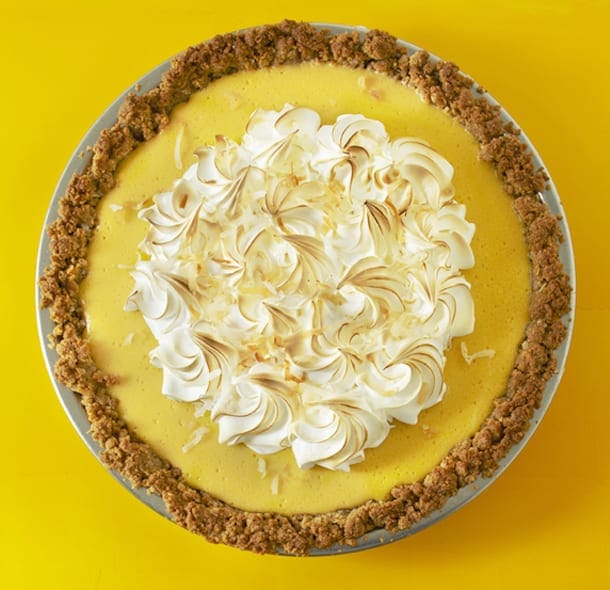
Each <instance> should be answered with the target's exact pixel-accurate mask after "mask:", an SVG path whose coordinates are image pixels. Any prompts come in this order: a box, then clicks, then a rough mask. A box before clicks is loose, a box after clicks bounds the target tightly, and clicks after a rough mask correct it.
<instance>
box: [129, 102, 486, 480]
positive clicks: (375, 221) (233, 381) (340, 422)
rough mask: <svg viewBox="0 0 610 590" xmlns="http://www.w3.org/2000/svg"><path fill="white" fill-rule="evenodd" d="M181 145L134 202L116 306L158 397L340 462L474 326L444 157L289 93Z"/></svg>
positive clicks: (344, 464) (375, 436) (355, 453)
mask: <svg viewBox="0 0 610 590" xmlns="http://www.w3.org/2000/svg"><path fill="white" fill-rule="evenodd" d="M195 155H196V156H197V162H196V163H195V164H193V165H192V166H191V167H190V168H189V169H188V170H187V171H186V172H185V173H184V175H183V176H182V178H180V179H178V180H177V181H176V182H175V183H174V186H173V188H172V190H171V191H168V192H164V193H160V194H158V195H156V196H155V197H154V199H153V204H152V205H151V206H150V207H147V208H145V209H142V210H141V211H140V213H139V217H140V218H141V219H143V220H144V221H146V222H147V223H148V225H149V229H148V233H147V236H146V238H145V240H144V241H143V243H142V244H141V245H140V250H141V253H140V256H139V260H138V262H137V263H136V265H135V268H134V270H133V271H132V273H131V274H132V276H133V279H134V283H135V286H134V290H133V292H132V293H131V295H130V296H129V298H128V301H127V303H126V306H125V308H126V309H127V310H130V311H134V310H139V311H140V313H141V314H142V315H143V317H144V319H145V321H146V323H147V324H148V326H149V328H150V330H151V332H152V334H153V335H154V336H155V338H156V339H157V341H158V343H159V344H158V346H157V348H155V349H154V350H152V351H151V353H150V358H151V363H152V364H154V365H155V366H157V367H159V368H160V369H161V370H162V371H163V389H162V391H163V394H164V395H166V396H168V397H170V398H172V399H175V400H178V401H184V402H196V403H198V404H201V403H203V406H202V407H205V411H207V412H209V415H210V418H211V419H212V420H213V421H214V422H216V423H217V425H218V438H219V442H220V443H222V444H229V445H233V444H244V445H246V446H248V447H249V448H250V449H252V450H253V451H254V452H256V453H258V454H261V455H265V454H270V453H275V452H277V451H280V450H282V449H285V448H291V449H292V452H293V454H294V457H295V459H296V462H297V464H298V465H299V466H300V467H301V468H303V469H307V468H310V467H313V466H314V465H318V466H320V467H324V468H327V469H334V470H349V469H350V466H351V465H353V464H355V463H358V462H360V461H362V460H363V459H364V451H365V450H366V449H367V448H372V447H376V446H378V445H379V444H381V443H382V442H383V440H384V439H385V438H386V437H387V436H388V433H389V431H390V428H391V424H392V422H393V421H395V420H396V421H399V422H404V423H407V424H415V423H416V422H417V419H418V416H419V414H420V412H421V411H422V410H424V409H426V408H428V407H430V406H432V405H434V404H436V403H438V402H439V401H440V400H441V399H442V397H443V395H444V392H445V389H446V386H445V383H444V380H443V369H444V366H445V350H446V349H447V347H448V346H449V345H450V343H451V340H452V338H454V337H459V336H464V335H466V334H469V333H470V332H472V330H473V327H474V305H473V301H472V297H471V294H470V285H469V284H468V282H467V281H466V280H465V278H464V277H463V276H462V274H461V271H462V270H463V269H467V268H470V267H472V266H473V265H474V257H473V254H472V250H471V247H470V243H471V241H472V238H473V235H474V226H473V224H471V223H469V222H468V221H467V220H466V217H465V215H466V208H465V207H464V205H461V204H459V203H458V202H456V200H455V191H454V188H453V184H452V178H453V168H452V166H451V164H450V163H449V162H447V161H446V160H445V159H444V158H443V157H442V156H441V155H440V154H438V153H437V152H436V151H434V150H433V149H432V147H431V146H429V145H428V144H427V143H426V142H424V141H422V140H420V139H417V138H408V137H405V138H399V139H395V140H393V141H392V140H390V138H389V137H388V134H387V133H386V130H385V128H384V126H383V124H382V123H380V122H379V121H375V120H372V119H367V118H365V117H364V116H362V115H341V116H340V117H338V119H337V120H336V122H335V123H334V124H332V125H322V124H321V119H320V116H319V115H318V114H317V113H316V112H315V111H313V110H311V109H308V108H305V107H295V106H292V105H288V104H287V105H285V107H284V108H283V109H281V110H280V111H265V110H257V111H255V112H254V113H253V114H252V116H251V117H250V120H249V121H248V124H247V126H246V130H245V134H244V136H243V138H242V140H241V143H237V142H235V141H233V140H231V139H228V138H226V137H222V136H217V137H216V142H215V144H214V145H209V146H204V147H201V148H199V149H197V150H196V152H195Z"/></svg>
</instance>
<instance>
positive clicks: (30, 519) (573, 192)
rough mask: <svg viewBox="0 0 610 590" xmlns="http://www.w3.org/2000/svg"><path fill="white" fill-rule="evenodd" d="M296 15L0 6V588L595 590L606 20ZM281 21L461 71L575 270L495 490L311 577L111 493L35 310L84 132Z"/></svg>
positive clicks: (485, 9)
mask: <svg viewBox="0 0 610 590" xmlns="http://www.w3.org/2000/svg"><path fill="white" fill-rule="evenodd" d="M220 6H221V7H222V6H224V5H220ZM286 6H289V5H286ZM296 6H298V5H295V8H293V9H288V8H282V5H281V4H280V3H276V2H271V1H269V0H260V1H259V2H257V3H253V2H250V3H246V4H244V6H243V8H240V7H238V6H237V5H236V3H231V4H227V6H226V8H224V7H223V8H219V5H218V4H214V3H202V2H192V1H191V2H187V1H185V2H183V3H180V5H179V6H178V7H176V8H174V9H173V12H170V10H169V9H168V2H166V1H163V2H161V1H159V0H149V1H147V2H141V1H135V0H134V1H133V2H120V3H119V2H116V1H112V0H110V1H108V2H106V3H103V4H102V3H85V2H78V3H77V2H67V1H64V2H61V1H59V2H55V3H52V4H44V5H41V6H40V7H39V6H37V5H36V3H34V2H30V3H27V4H23V3H22V4H16V3H12V4H11V5H10V7H8V8H4V11H3V15H2V19H1V20H0V44H1V48H2V55H3V62H2V63H3V68H2V74H3V77H2V92H1V93H0V97H1V98H0V101H2V107H3V113H4V117H3V121H2V127H3V129H2V139H1V140H0V141H1V144H2V154H1V155H2V162H3V165H2V170H3V173H4V177H5V178H6V179H8V184H5V190H4V192H3V197H2V198H3V204H4V206H5V210H4V211H5V214H4V217H3V223H2V232H0V252H2V267H3V271H4V272H3V277H4V279H3V289H2V290H1V293H2V294H1V297H2V302H3V304H4V307H5V309H7V313H6V315H5V317H6V319H5V324H6V326H7V327H8V331H7V330H6V328H5V330H4V338H3V339H2V344H1V347H2V348H1V351H0V352H1V354H0V358H2V363H3V365H2V368H3V373H4V374H5V376H7V377H6V379H5V386H4V390H3V394H4V395H3V400H4V405H3V412H2V424H1V428H0V443H1V445H2V450H3V458H4V471H3V476H2V485H0V501H1V502H2V506H3V509H4V510H3V522H2V526H1V527H0V587H2V588H4V587H6V588H113V589H119V588H127V587H131V588H144V587H146V588H175V587H181V588H184V587H201V586H205V587H210V588H213V587H218V588H227V589H231V588H244V587H251V586H252V585H255V586H260V587H264V588H287V587H290V588H294V589H297V590H298V589H301V588H303V589H305V588H311V587H312V585H315V586H322V587H329V588H330V587H339V586H345V587H356V588H370V587H375V588H378V587H393V586H395V585H398V584H401V585H407V584H408V585H409V586H410V587H443V588H447V587H452V588H454V587H458V588H459V587H463V588H478V587H493V588H515V587H525V588H534V587H540V588H546V587H553V588H574V587H576V588H602V587H606V586H607V585H608V583H609V582H610V565H609V561H608V546H609V545H610V533H609V532H608V531H609V530H610V506H609V498H610V469H609V468H608V457H609V456H610V437H609V436H608V421H609V419H610V411H609V410H610V400H609V398H608V391H609V384H608V377H607V366H608V356H609V354H610V346H609V344H608V342H609V339H608V334H609V333H610V280H609V278H608V277H609V273H610V265H609V262H608V261H609V260H610V246H609V245H608V229H607V228H608V226H609V224H610V200H609V199H608V197H607V192H608V187H609V186H610V167H609V166H608V164H607V158H608V156H607V151H608V150H607V138H608V136H609V134H610V116H609V114H608V110H607V97H608V93H609V92H610V73H609V71H608V68H607V63H608V59H609V57H610V55H609V50H608V44H607V40H606V39H607V23H608V21H609V19H610V8H609V6H608V2H606V1H601V0H588V1H585V0H581V1H572V2H569V1H567V0H563V1H556V0H545V1H538V2H536V1H527V0H515V1H513V2H511V3H506V2H490V1H487V2H482V1H476V2H468V3H466V2H450V1H449V0H446V1H442V0H429V1H428V2H418V3H414V2H410V3H406V2H404V1H403V0H400V1H399V0H389V1H387V2H384V3H373V4H367V5H363V7H362V8H354V3H353V2H345V1H341V0H338V1H337V2H335V3H330V2H321V1H320V0H311V1H310V2H308V3H307V4H306V5H302V6H303V7H302V8H296ZM364 6H366V7H364ZM286 15H287V16H291V17H293V18H301V19H308V20H317V21H331V22H351V23H356V24H366V25H368V26H369V27H378V28H384V29H387V30H390V31H391V32H392V33H394V34H396V35H398V36H400V37H403V38H405V39H408V40H410V41H412V42H414V43H416V44H418V45H421V46H425V47H427V48H429V49H430V50H432V51H434V52H436V53H437V54H440V55H441V56H443V57H445V58H450V59H452V60H454V61H456V62H457V63H458V64H460V66H461V67H462V68H463V69H464V70H465V71H466V72H468V73H469V74H470V75H472V76H473V77H475V78H476V80H477V81H478V82H479V83H481V84H483V85H484V86H485V87H486V88H488V89H489V90H491V91H492V93H493V94H494V95H495V96H496V97H497V98H498V99H499V100H500V101H501V102H502V104H503V105H504V106H505V107H506V108H507V109H508V111H509V112H510V113H511V114H512V115H513V116H514V117H515V118H516V119H517V121H518V122H519V123H520V125H522V126H523V128H524V129H525V130H527V132H528V135H529V136H530V138H531V139H532V140H533V142H534V143H535V145H536V146H537V148H538V150H539V151H540V153H541V154H542V156H543V158H544V160H545V162H546V165H547V167H548V169H549V171H550V172H551V174H552V175H553V178H554V180H555V182H556V184H557V186H558V189H559V192H560V194H561V196H562V199H563V202H564V206H565V208H566V213H567V216H568V219H569V221H570V226H571V230H572V236H573V238H574V242H575V247H576V257H577V267H578V273H579V276H578V304H577V322H576V328H575V335H574V341H573V345H572V352H571V356H570V360H569V362H568V366H567V370H566V373H565V376H564V379H563V382H562V385H561V387H560V389H559V392H558V394H557V397H556V399H555V400H554V402H553V404H552V406H551V409H550V410H549V412H548V414H547V416H546V417H545V419H544V421H543V423H542V425H541V426H540V428H539V430H538V431H537V432H536V434H535V435H534V437H533V439H532V440H531V442H530V443H529V444H528V446H527V448H526V449H525V451H524V452H523V453H522V454H521V455H520V456H519V458H518V459H517V460H516V462H515V463H514V464H513V465H511V467H510V468H509V469H508V470H507V472H506V473H505V474H504V475H503V476H502V477H501V478H500V479H499V480H498V481H497V482H496V483H495V484H494V485H493V486H492V487H491V488H490V489H488V490H487V491H486V492H485V493H484V494H483V495H482V496H480V497H479V498H477V499H476V500H475V501H473V502H472V503H471V504H469V505H467V506H466V507H464V508H463V509H461V510H460V511H459V512H457V513H456V514H454V515H453V516H451V517H450V518H448V519H446V520H444V521H442V522H440V523H438V524H436V525H434V526H433V527H432V528H430V529H427V530H426V531H424V532H422V533H419V534H417V535H416V536H414V537H411V538H409V539H407V540H404V541H401V542H399V543H396V544H394V545H391V546H387V547H384V548H380V549H376V550H373V551H368V552H364V553H359V554H353V555H348V556H341V557H332V558H324V559H313V560H303V559H292V558H278V557H258V556H255V555H250V554H245V553H240V552H238V551H236V550H233V549H229V548H225V547H217V546H212V545H209V544H208V543H206V542H205V541H204V540H202V539H199V538H197V537H195V536H193V535H191V534H189V533H187V532H186V531H183V530H182V529H180V528H178V527H176V526H173V525H171V524H170V523H168V522H167V521H165V520H164V519H162V518H160V517H158V516H156V515H155V514H154V513H153V512H152V511H151V510H149V509H148V508H146V507H145V506H143V505H142V504H141V503H140V502H139V501H138V500H136V499H135V498H134V497H132V496H131V495H130V494H129V493H127V492H126V491H125V490H124V489H123V488H122V487H121V486H120V485H119V484H117V483H116V482H115V481H114V480H113V478H112V477H110V476H109V475H107V474H105V473H104V469H103V468H102V467H100V466H99V464H98V463H97V461H96V460H95V459H94V457H93V456H92V455H91V454H90V453H89V451H88V450H87V449H86V448H85V446H84V445H83V444H82V443H81V442H80V440H79V439H78V436H77V435H76V433H75V432H74V430H73V429H72V426H71V425H70V423H69V421H68V420H67V418H66V417H65V415H64V413H63V411H62V409H61V407H60V405H59V403H58V402H57V400H56V399H55V395H54V393H53V389H52V387H51V385H50V382H49V379H48V377H47V375H46V371H45V368H44V364H43V361H42V358H41V355H40V350H39V344H38V339H37V335H36V326H35V320H34V313H33V276H34V268H35V257H36V249H37V243H38V237H39V235H40V230H41V227H42V223H43V219H44V215H45V212H46V207H47V204H48V201H49V198H50V195H51V194H52V191H53V187H54V185H55V183H56V181H57V179H58V178H59V175H60V173H61V171H62V168H63V166H64V164H65V162H66V161H67V160H68V158H69V156H70V154H71V153H72V150H73V148H74V147H75V146H76V144H77V143H78V141H79V140H80V138H81V137H82V135H83V134H84V132H85V131H86V129H87V128H88V126H89V125H90V124H91V123H93V121H94V120H95V119H96V118H97V116H98V115H99V114H100V113H101V112H102V111H103V110H104V109H105V108H106V106H107V105H108V104H109V103H110V102H111V101H112V100H113V99H114V98H115V97H116V96H117V95H118V94H119V93H120V92H121V91H122V90H123V89H124V88H126V87H128V86H129V85H130V84H131V83H132V82H133V81H134V80H135V79H136V78H138V77H139V76H140V75H141V74H143V73H145V72H146V71H148V70H149V69H152V67H154V66H155V65H156V64H157V63H159V62H161V61H163V60H164V59H165V58H166V57H168V56H170V55H172V54H174V53H176V52H177V51H179V50H181V49H182V48H184V47H185V46H186V45H188V44H192V43H196V42H198V41H200V40H203V39H206V38H208V37H210V36H212V35H214V34H215V33H217V32H219V31H228V30H234V29H238V28H241V27H244V26H248V25H251V24H256V23H261V22H273V21H277V20H280V19H281V18H282V17H284V16H286ZM132 48H137V49H136V50H135V51H132ZM128 53H129V55H130V57H129V59H124V58H123V56H124V55H125V54H128ZM575 98H576V99H575ZM583 407H584V408H585V409H586V412H585V413H582V412H581V411H580V410H581V408H583Z"/></svg>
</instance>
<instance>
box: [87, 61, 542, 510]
mask: <svg viewBox="0 0 610 590" xmlns="http://www.w3.org/2000/svg"><path fill="white" fill-rule="evenodd" d="M285 103H291V104H294V105H302V106H306V107H309V108H312V109H314V110H316V111H317V112H318V113H320V115H321V116H322V122H323V123H330V122H333V121H334V120H335V119H336V117H337V116H338V115H340V114H344V113H361V114H363V115H364V116H366V117H370V118H372V119H378V120H380V121H381V122H383V124H384V125H385V127H386V129H387V131H388V133H389V135H390V137H391V138H396V137H403V136H410V137H418V138H421V139H424V140H426V141H427V142H429V143H430V145H431V146H432V147H433V148H434V149H435V150H436V151H437V152H439V153H440V154H441V155H442V156H444V157H445V158H446V159H447V160H448V161H449V162H450V163H451V164H452V165H453V167H454V170H455V174H454V178H453V184H454V186H455V190H456V200H457V201H459V202H460V203H463V204H464V205H466V207H467V219H468V220H469V221H470V222H472V223H474V224H475V225H476V234H475V237H474V239H473V242H472V249H473V252H474V257H475V267H474V269H472V270H469V271H465V273H464V274H465V276H466V278H467V280H468V281H469V282H470V283H471V292H472V296H473V299H474V305H475V317H476V324H475V330H474V332H473V333H472V334H471V335H469V336H467V337H465V338H460V339H456V340H454V341H453V345H452V347H451V349H450V350H449V351H447V364H446V367H445V380H446V383H447V392H446V394H445V397H444V399H443V401H442V402H441V403H439V404H438V405H436V406H434V407H432V408H430V409H428V410H426V411H424V412H423V413H422V414H421V415H420V417H419V422H418V424H417V425H415V426H408V425H405V424H401V423H397V422H396V423H395V426H394V428H393V429H392V430H391V432H390V435H389V436H388V438H387V439H386V440H385V441H384V442H383V443H382V444H381V445H380V446H379V447H377V448H374V449H367V451H366V459H365V461H364V462H362V463H359V464H356V465H353V466H352V467H351V470H350V471H349V472H348V473H345V472H342V471H339V472H337V471H329V470H326V469H323V468H321V467H314V468H312V469H309V470H302V469H299V468H298V466H297V465H296V463H295V461H294V458H293V456H292V454H291V453H290V450H289V449H288V450H286V451H282V452H280V453H277V454H274V455H269V456H265V457H263V458H261V457H259V456H257V455H256V454H255V453H254V452H253V451H251V450H250V449H248V448H247V447H245V446H243V445H237V446H228V445H220V444H219V443H218V442H217V429H216V426H215V424H214V423H212V422H211V420H210V419H209V418H208V417H207V416H201V417H195V413H194V409H195V408H194V407H193V405H192V404H189V403H181V402H175V401H172V400H170V399H168V398H167V397H165V396H164V395H162V393H161V382H162V373H161V370H160V369H158V368H156V367H154V366H152V365H151V364H150V362H149V356H148V353H149V352H150V351H151V350H152V349H153V348H155V347H156V345H157V342H156V341H155V339H154V337H153V336H152V334H151V333H150V331H149V329H148V327H147V326H146V324H145V323H144V320H143V318H142V316H141V315H140V314H139V313H136V312H126V311H124V309H123V308H124V306H125V302H126V300H127V298H128V296H129V294H130V292H131V291H132V289H133V279H132V277H131V276H130V274H129V270H130V269H132V268H133V265H134V264H135V262H136V259H137V251H138V244H139V243H140V242H141V241H142V240H143V239H144V236H145V234H146V231H147V225H146V223H145V222H144V221H141V220H139V219H138V218H137V210H138V208H139V207H141V206H142V205H143V204H145V203H146V204H149V203H150V201H151V199H152V197H153V196H154V195H155V194H156V193H158V192H161V191H164V190H169V189H170V188H171V186H172V182H173V181H174V180H175V179H176V178H178V177H180V176H181V175H182V174H183V172H184V170H185V169H186V168H188V167H189V166H190V165H191V164H192V163H193V162H194V161H195V157H194V155H193V153H194V151H195V149H196V148H198V147H200V146H202V145H206V144H212V143H214V138H215V136H216V135H218V134H221V135H225V136H227V137H229V138H232V139H234V140H236V141H239V140H240V138H241V136H242V134H243V131H244V127H245V125H246V122H247V120H248V118H249V116H250V114H251V113H252V112H253V111H254V110H255V109H257V108H264V109H275V110H279V109H281V108H282V107H283V106H284V104H285ZM507 260H510V261H511V267H510V269H507V268H506V261H507ZM81 294H82V297H83V301H84V306H85V309H86V314H87V319H88V323H89V331H90V334H89V338H90V342H91V348H92V353H93V357H94V359H95V360H96V362H97V364H98V366H99V367H100V368H101V369H102V370H104V371H106V372H108V373H111V374H114V375H117V376H118V377H119V378H120V382H119V383H118V385H115V386H113V387H112V394H113V395H114V396H115V397H116V398H117V399H118V400H119V403H120V410H121V414H122V416H123V418H124V419H125V421H126V422H127V424H128V425H129V426H130V428H131V430H132V432H133V433H134V434H136V435H137V436H138V437H139V438H141V439H142V440H144V441H146V442H147V443H149V444H150V445H151V446H152V448H153V449H154V450H155V451H156V452H157V453H158V454H159V455H161V456H163V457H164V458H166V459H167V460H169V461H170V462H171V463H172V464H173V465H175V466H177V467H179V468H180V469H181V470H182V471H183V474H184V476H185V477H186V479H187V480H188V481H189V482H190V483H191V484H192V485H194V486H197V487H200V488H202V489H205V490H206V491H208V492H209V493H211V494H213V495H215V496H217V497H219V498H221V499H223V500H225V501H227V502H228V503H230V504H232V505H234V506H237V507H239V508H242V509H244V510H256V511H274V512H281V513H296V512H326V511H330V510H334V509H337V508H344V507H351V506H354V505H357V504H359V503H362V502H363V501H366V500H367V499H369V498H376V499H382V498H384V497H386V496H387V493H388V491H389V490H390V488H391V487H392V486H393V485H395V484H398V483H408V482H413V481H416V480H418V479H420V478H422V477H423V476H424V475H425V474H426V473H428V472H429V471H430V470H431V469H433V468H434V466H435V465H437V464H438V463H439V461H440V460H441V459H442V458H443V456H444V455H445V454H446V453H447V452H448V451H449V449H450V448H451V447H452V446H454V445H455V444H456V443H457V442H459V441H460V440H463V439H464V438H466V437H468V436H470V435H471V434H472V433H473V432H475V431H476V430H477V428H478V427H479V425H480V424H481V422H482V421H483V420H484V419H485V417H486V416H487V415H488V414H489V411H490V409H491V406H492V403H493V400H494V399H495V398H496V397H498V396H500V395H502V394H503V392H504V388H505V386H506V382H507V379H508V375H509V373H510V370H511V369H512V366H513V364H514V359H515V355H516V351H517V347H518V345H519V342H520V341H521V339H522V338H523V334H524V327H525V324H526V322H527V318H528V302H529V295H530V277H529V262H528V257H527V250H526V247H525V243H524V240H523V236H522V228H521V224H520V222H519V220H518V218H517V216H516V214H515V212H514V210H513V207H512V199H511V198H510V197H509V196H508V195H507V194H506V193H505V192H504V190H503V189H502V186H501V183H500V181H499V180H498V179H497V178H496V176H495V172H494V170H493V168H492V167H491V166H490V165H489V164H486V163H483V162H480V161H479V160H478V145H477V144H476V142H475V141H474V139H473V138H472V137H471V136H470V135H469V134H468V133H467V132H466V131H465V130H464V129H463V127H461V126H460V125H459V124H458V123H456V122H455V121H454V120H453V119H451V117H450V116H449V115H447V114H446V113H444V112H442V111H440V110H438V109H435V108H433V107H431V106H429V105H427V104H426V103H424V102H423V101H422V100H421V99H420V98H419V97H418V96H417V94H416V93H415V92H414V91H413V90H411V89H409V88H407V87H405V86H404V85H402V84H400V83H398V82H396V81H394V80H391V79H389V78H387V77H385V76H383V75H378V74H374V73H369V72H366V73H365V72H363V71H359V70H353V69H349V68H341V67H337V66H330V65H314V64H302V65H299V66H287V67H281V68H275V69H266V70H260V71H253V72H243V73H239V74H235V75H233V76H229V77H225V78H222V79H220V80H218V81H216V82H214V83H213V84H211V85H210V86H209V87H208V88H206V89H205V90H203V91H201V92H199V93H197V94H196V95H194V96H193V97H192V98H191V99H190V100H189V102H188V103H187V104H184V105H181V106H179V107H178V108H176V109H175V111H174V113H173V114H172V120H171V123H170V124H169V125H168V126H167V127H166V128H165V129H164V130H163V132H162V133H160V134H159V135H158V136H157V137H155V138H154V139H153V140H151V141H149V142H147V143H146V144H143V145H142V146H140V147H139V148H138V149H137V150H136V151H135V152H134V153H133V154H132V155H131V156H130V157H129V158H128V159H127V160H126V161H125V162H124V163H123V164H122V166H121V168H120V171H119V174H118V177H117V186H116V187H115V189H113V190H112V191H111V192H110V193H109V194H108V195H107V196H106V197H105V198H104V199H103V200H102V202H101V204H100V206H99V226H98V228H97V231H96V234H95V237H94V240H93V242H92V245H91V248H90V251H89V275H88V277H87V279H86V281H85V282H84V283H83V286H82V291H81ZM463 345H465V346H466V350H467V351H468V353H470V354H473V353H476V352H478V351H481V350H491V351H493V353H494V354H493V356H482V357H480V358H477V359H476V360H471V359H470V358H469V356H468V354H466V355H465V354H464V352H465V351H464V350H463ZM475 356H476V355H475ZM467 361H470V362H467ZM198 435H202V436H201V440H198V438H199V436H198Z"/></svg>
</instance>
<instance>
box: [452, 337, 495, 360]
mask: <svg viewBox="0 0 610 590" xmlns="http://www.w3.org/2000/svg"><path fill="white" fill-rule="evenodd" d="M460 350H461V351H462V356H463V357H464V360H465V361H466V364H468V365H472V363H473V362H474V361H476V360H477V359H482V358H493V357H494V356H496V351H495V350H493V349H492V348H484V349H483V350H479V351H477V352H473V353H472V354H469V352H468V347H467V346H466V343H465V342H462V343H461V344H460Z"/></svg>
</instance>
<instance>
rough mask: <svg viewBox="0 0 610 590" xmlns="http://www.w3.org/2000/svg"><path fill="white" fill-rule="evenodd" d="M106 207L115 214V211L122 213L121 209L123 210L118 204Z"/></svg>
mask: <svg viewBox="0 0 610 590" xmlns="http://www.w3.org/2000/svg"><path fill="white" fill-rule="evenodd" d="M108 207H110V210H111V211H114V212H115V213H116V212H117V211H122V209H123V205H119V204H118V203H110V205H108Z"/></svg>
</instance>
